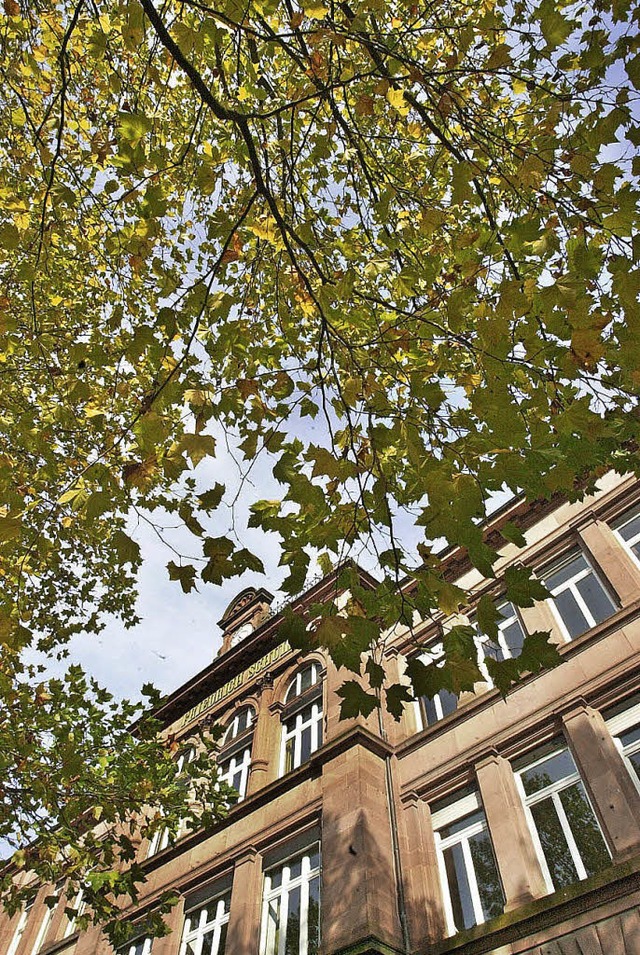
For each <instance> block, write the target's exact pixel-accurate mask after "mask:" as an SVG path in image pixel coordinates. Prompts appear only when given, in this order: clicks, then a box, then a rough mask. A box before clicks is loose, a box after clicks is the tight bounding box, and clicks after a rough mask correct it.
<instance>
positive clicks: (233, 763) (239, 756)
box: [219, 743, 251, 802]
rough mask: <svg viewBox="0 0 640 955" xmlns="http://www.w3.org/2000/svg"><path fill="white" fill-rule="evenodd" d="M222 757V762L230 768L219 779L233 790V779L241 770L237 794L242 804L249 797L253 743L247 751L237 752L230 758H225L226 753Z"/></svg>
mask: <svg viewBox="0 0 640 955" xmlns="http://www.w3.org/2000/svg"><path fill="white" fill-rule="evenodd" d="M221 756H222V759H221V762H222V763H225V764H226V763H229V768H228V770H227V772H226V773H220V775H219V779H221V780H222V781H223V782H225V783H226V784H227V786H230V787H231V788H232V789H233V788H234V786H233V782H232V780H233V777H234V776H235V774H236V773H237V772H238V770H240V788H239V789H237V790H236V792H237V793H238V799H237V801H238V802H242V800H243V799H244V798H245V796H246V795H247V783H248V782H249V769H250V767H251V743H249V745H248V746H247V747H246V748H245V749H240V750H236V752H235V753H234V754H233V755H232V756H230V757H228V758H225V756H224V753H222V754H221Z"/></svg>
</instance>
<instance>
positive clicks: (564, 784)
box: [514, 745, 611, 892]
mask: <svg viewBox="0 0 640 955" xmlns="http://www.w3.org/2000/svg"><path fill="white" fill-rule="evenodd" d="M564 750H569V747H568V746H562V745H560V746H558V747H557V749H553V750H551V751H550V752H548V753H545V755H544V756H541V757H540V758H539V759H536V760H535V761H534V762H532V763H527V765H526V766H523V767H522V768H521V769H518V770H516V771H515V774H514V775H515V777H516V785H517V786H518V789H519V791H520V796H521V798H522V802H523V804H524V811H525V815H526V817H527V822H528V824H529V831H530V832H531V837H532V839H533V844H534V846H535V850H536V853H537V856H538V859H539V861H540V865H541V867H542V874H543V875H544V880H545V882H546V885H547V891H548V892H555V891H556V887H555V886H554V884H553V880H552V878H551V873H550V872H549V866H548V865H547V860H546V858H545V854H544V851H543V849H542V843H541V841H540V836H539V835H538V829H537V826H536V823H535V820H534V818H533V813H532V812H531V806H535V805H536V804H537V803H539V802H542V801H543V800H545V799H548V798H549V796H551V800H552V802H553V805H554V808H555V810H556V813H557V816H558V820H559V822H560V828H561V829H562V833H563V835H564V837H565V839H566V840H567V846H568V847H569V854H570V855H571V860H572V862H573V864H574V866H575V868H576V872H577V874H578V879H579V880H580V881H582V880H583V879H586V878H587V877H588V872H587V870H586V869H585V867H584V863H583V861H582V857H581V855H580V850H579V849H578V846H577V844H576V840H575V838H574V835H573V832H572V830H571V826H570V825H569V821H568V819H567V814H566V812H565V809H564V806H563V805H562V800H561V799H560V793H561V792H562V791H563V790H564V789H569V788H570V787H571V786H573V785H575V783H582V788H583V790H584V794H585V798H586V800H587V802H588V803H589V806H591V812H593V818H594V819H595V822H596V825H597V827H598V829H600V833H601V835H602V841H603V842H604V844H605V848H606V850H607V852H609V855H611V852H610V850H609V846H608V845H607V840H606V839H605V837H604V833H603V832H602V829H601V827H600V823H599V821H598V817H597V816H596V814H595V811H594V809H593V805H592V803H591V799H590V798H589V793H588V792H587V788H586V786H585V784H584V780H583V779H582V776H581V775H580V773H579V772H578V770H577V769H576V771H575V772H574V773H570V774H569V775H568V776H565V777H564V778H563V779H560V780H558V781H557V782H555V783H551V784H550V785H549V786H546V787H545V788H544V789H540V790H538V792H535V793H532V794H531V795H529V794H527V792H526V790H525V788H524V783H523V782H522V778H521V774H522V773H526V772H529V771H530V770H531V769H535V768H536V766H540V765H541V764H542V763H546V761H547V760H548V759H551V758H552V757H553V756H558V755H559V754H560V753H562V752H563V751H564ZM569 753H570V755H571V758H572V759H573V756H572V754H571V752H570V751H569ZM558 888H560V887H558Z"/></svg>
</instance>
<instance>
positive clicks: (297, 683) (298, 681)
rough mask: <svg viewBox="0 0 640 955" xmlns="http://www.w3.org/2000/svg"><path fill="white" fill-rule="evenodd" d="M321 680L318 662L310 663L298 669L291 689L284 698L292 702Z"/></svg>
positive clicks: (287, 701) (290, 685)
mask: <svg viewBox="0 0 640 955" xmlns="http://www.w3.org/2000/svg"><path fill="white" fill-rule="evenodd" d="M319 682H320V667H319V666H318V664H317V663H309V664H307V666H305V667H303V668H302V669H301V670H298V672H297V673H296V675H295V676H294V678H293V680H292V681H291V683H290V684H289V689H288V690H287V694H286V696H285V698H284V701H285V703H291V701H292V700H295V699H297V697H299V696H302V694H303V693H306V691H307V690H309V689H311V687H312V686H316V684H318V683H319Z"/></svg>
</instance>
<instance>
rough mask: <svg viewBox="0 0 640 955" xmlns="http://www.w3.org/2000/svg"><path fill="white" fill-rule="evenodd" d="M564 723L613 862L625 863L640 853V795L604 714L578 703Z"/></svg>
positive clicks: (567, 714) (564, 717)
mask: <svg viewBox="0 0 640 955" xmlns="http://www.w3.org/2000/svg"><path fill="white" fill-rule="evenodd" d="M562 722H563V724H564V729H565V733H566V737H567V739H568V741H569V747H570V749H571V752H572V754H573V758H574V760H575V762H576V766H577V768H578V771H579V773H580V775H581V777H582V781H583V782H584V785H585V788H586V790H587V792H588V793H589V796H590V797H591V801H592V803H593V808H594V810H595V813H596V815H597V817H598V820H599V822H600V825H601V826H602V831H603V832H604V836H605V839H606V841H607V844H608V846H609V849H610V850H611V853H612V855H613V860H614V862H621V861H623V860H625V859H627V858H629V857H630V856H633V855H635V854H637V853H638V852H639V851H640V794H639V793H638V790H637V789H636V787H635V784H634V782H633V780H632V779H631V776H630V775H629V770H628V769H627V767H626V765H625V762H624V760H623V758H622V756H621V754H620V753H619V752H618V750H617V749H616V745H615V743H614V742H613V739H612V737H611V735H610V733H609V731H608V730H607V727H606V724H605V722H604V719H603V718H602V714H601V713H599V712H598V711H597V710H594V709H592V708H591V707H590V706H586V705H585V704H578V705H577V706H575V707H573V708H572V709H571V710H569V711H568V712H566V713H564V714H563V717H562Z"/></svg>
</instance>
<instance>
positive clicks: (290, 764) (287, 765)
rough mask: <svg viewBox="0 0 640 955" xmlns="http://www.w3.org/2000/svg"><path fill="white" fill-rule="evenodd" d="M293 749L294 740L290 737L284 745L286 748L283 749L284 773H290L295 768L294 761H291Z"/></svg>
mask: <svg viewBox="0 0 640 955" xmlns="http://www.w3.org/2000/svg"><path fill="white" fill-rule="evenodd" d="M294 747H295V739H294V737H293V736H291V737H290V738H289V739H288V740H287V745H286V748H285V756H284V771H285V773H290V772H291V770H292V769H294V768H295V767H294V760H293V757H294Z"/></svg>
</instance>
